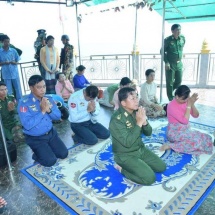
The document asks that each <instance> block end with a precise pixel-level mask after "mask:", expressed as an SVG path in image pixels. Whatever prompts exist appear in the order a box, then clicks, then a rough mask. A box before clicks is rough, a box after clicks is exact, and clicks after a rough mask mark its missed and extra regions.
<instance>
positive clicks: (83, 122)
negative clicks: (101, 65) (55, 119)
mask: <svg viewBox="0 0 215 215" xmlns="http://www.w3.org/2000/svg"><path fill="white" fill-rule="evenodd" d="M97 96H98V88H97V87H96V86H92V85H91V86H88V87H87V88H84V89H81V90H79V91H76V92H75V93H73V94H72V95H71V96H70V98H69V101H68V106H69V121H70V122H71V128H72V130H73V132H74V133H75V135H74V136H73V140H74V142H78V143H84V144H88V145H94V144H96V143H97V142H98V138H100V139H107V138H108V137H109V136H110V132H109V130H108V129H106V128H105V127H104V126H103V125H101V124H100V123H98V122H97V119H96V118H97V116H98V114H99V111H100V106H99V103H98V102H97V101H96V97H97Z"/></svg>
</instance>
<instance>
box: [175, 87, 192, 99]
mask: <svg viewBox="0 0 215 215" xmlns="http://www.w3.org/2000/svg"><path fill="white" fill-rule="evenodd" d="M189 94H190V88H189V87H188V86H186V85H181V86H179V87H178V88H177V89H176V91H175V96H178V97H181V98H182V99H183V100H185V99H187V98H188V96H189Z"/></svg>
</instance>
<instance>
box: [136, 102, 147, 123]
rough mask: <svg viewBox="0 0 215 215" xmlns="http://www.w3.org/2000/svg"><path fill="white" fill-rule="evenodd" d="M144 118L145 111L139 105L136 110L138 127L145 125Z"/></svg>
mask: <svg viewBox="0 0 215 215" xmlns="http://www.w3.org/2000/svg"><path fill="white" fill-rule="evenodd" d="M146 119H147V118H146V111H145V109H144V108H143V107H142V106H140V107H139V108H138V110H137V112H136V121H137V125H138V126H140V127H142V126H143V125H144V126H145V125H147V120H146Z"/></svg>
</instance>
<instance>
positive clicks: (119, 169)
mask: <svg viewBox="0 0 215 215" xmlns="http://www.w3.org/2000/svg"><path fill="white" fill-rule="evenodd" d="M114 168H115V169H117V170H118V171H119V172H120V173H121V171H122V167H121V166H119V165H118V164H116V163H115V165H114Z"/></svg>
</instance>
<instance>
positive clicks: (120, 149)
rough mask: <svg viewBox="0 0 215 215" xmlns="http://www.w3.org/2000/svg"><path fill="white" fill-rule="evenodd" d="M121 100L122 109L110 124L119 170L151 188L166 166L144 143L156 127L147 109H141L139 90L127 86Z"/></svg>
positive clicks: (119, 96) (123, 90)
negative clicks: (148, 115)
mask: <svg viewBox="0 0 215 215" xmlns="http://www.w3.org/2000/svg"><path fill="white" fill-rule="evenodd" d="M118 98H119V102H120V104H121V107H120V108H119V109H118V110H117V111H116V112H115V113H114V114H113V115H112V117H111V121H110V133H111V136H112V142H113V153H114V160H115V162H116V166H115V167H116V169H118V170H119V171H120V172H121V173H122V174H123V175H124V176H125V177H126V178H128V179H130V180H131V181H133V182H135V183H138V184H144V185H150V184H152V183H154V182H155V180H156V178H155V172H163V171H164V170H165V169H166V164H165V163H164V162H163V161H162V160H161V159H160V158H159V157H158V156H157V155H156V154H154V153H153V152H151V151H150V150H148V149H147V148H146V147H145V145H144V143H143V142H142V139H141V135H142V134H144V135H146V136H150V135H151V134H152V127H151V126H150V124H149V123H148V121H147V119H146V113H145V110H144V108H142V107H138V96H137V94H136V92H135V90H134V89H133V88H130V87H124V88H122V89H120V91H119V94H118Z"/></svg>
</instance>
